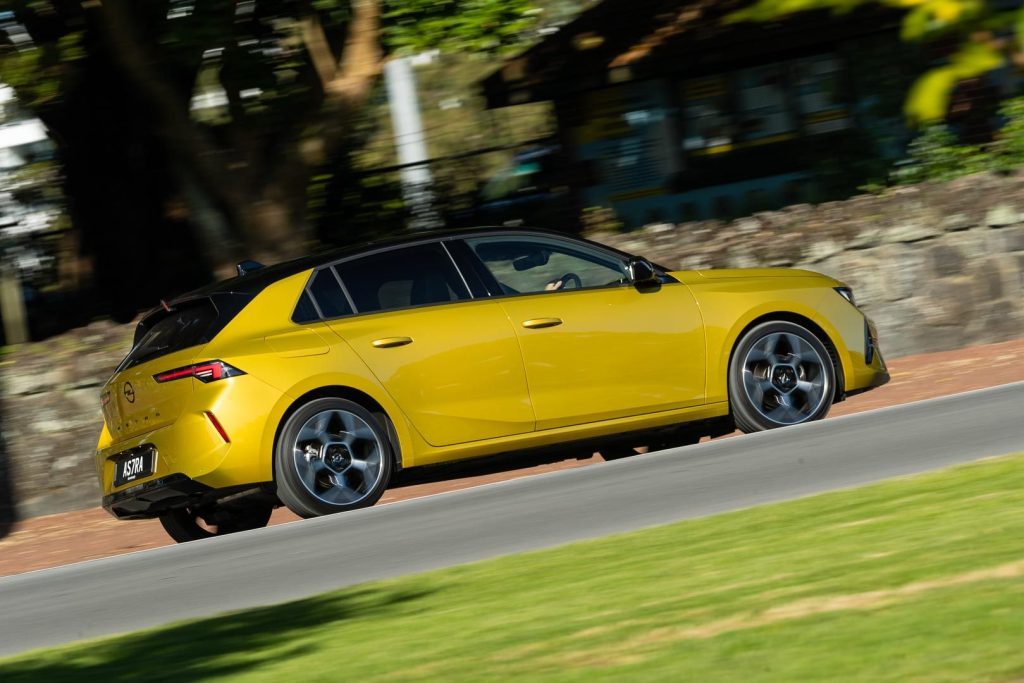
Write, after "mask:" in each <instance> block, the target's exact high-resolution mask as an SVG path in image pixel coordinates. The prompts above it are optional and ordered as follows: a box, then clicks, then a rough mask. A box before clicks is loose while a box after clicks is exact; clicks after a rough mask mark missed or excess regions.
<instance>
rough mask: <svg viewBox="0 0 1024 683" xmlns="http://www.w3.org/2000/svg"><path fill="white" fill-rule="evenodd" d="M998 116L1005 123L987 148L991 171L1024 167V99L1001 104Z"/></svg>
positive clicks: (1014, 99) (1020, 98)
mask: <svg viewBox="0 0 1024 683" xmlns="http://www.w3.org/2000/svg"><path fill="white" fill-rule="evenodd" d="M999 115H1000V116H1001V117H1003V119H1005V121H1006V123H1005V124H1004V125H1003V127H1002V128H1001V129H1000V130H999V133H998V134H997V135H996V139H995V140H994V141H993V142H992V143H991V144H990V145H989V146H988V148H989V150H990V153H991V155H992V164H991V166H992V169H993V170H995V171H1004V172H1006V171H1013V170H1016V169H1018V168H1021V167H1022V166H1024V97H1015V98H1013V99H1009V100H1006V101H1005V102H1003V104H1002V106H1001V107H1000V109H999Z"/></svg>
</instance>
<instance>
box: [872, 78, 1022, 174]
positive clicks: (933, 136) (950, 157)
mask: <svg viewBox="0 0 1024 683" xmlns="http://www.w3.org/2000/svg"><path fill="white" fill-rule="evenodd" d="M999 115H1000V116H1001V117H1002V118H1003V120H1004V121H1005V124H1004V125H1003V127H1002V128H1001V129H1000V130H999V132H998V133H997V134H996V137H995V140H993V141H992V142H991V143H989V144H987V145H964V144H961V143H960V141H959V140H958V139H957V136H956V134H955V133H954V132H953V131H951V130H950V129H949V128H948V127H946V126H944V125H933V126H928V127H927V128H925V129H924V130H923V131H922V132H921V134H920V135H918V137H917V138H916V139H915V140H914V141H913V142H912V143H910V148H909V150H908V155H907V159H906V160H905V161H904V162H903V163H901V164H900V165H899V167H898V168H897V169H896V170H895V171H894V172H893V173H892V174H891V176H890V182H891V184H894V185H909V184H912V183H920V182H925V181H930V180H951V179H953V178H959V177H960V176H964V175H969V174H971V173H979V172H982V171H995V172H1011V171H1015V170H1017V169H1019V168H1021V167H1022V166H1024V97H1016V98H1013V99H1009V100H1006V101H1005V102H1004V103H1003V105H1002V106H1001V107H1000V109H999Z"/></svg>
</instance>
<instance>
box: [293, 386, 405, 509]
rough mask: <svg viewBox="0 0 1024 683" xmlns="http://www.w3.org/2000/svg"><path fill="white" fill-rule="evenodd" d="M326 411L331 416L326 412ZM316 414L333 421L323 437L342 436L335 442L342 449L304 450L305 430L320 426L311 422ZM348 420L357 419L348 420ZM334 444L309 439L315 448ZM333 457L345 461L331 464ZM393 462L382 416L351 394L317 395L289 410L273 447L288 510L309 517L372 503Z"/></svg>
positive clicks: (379, 494)
mask: <svg viewBox="0 0 1024 683" xmlns="http://www.w3.org/2000/svg"><path fill="white" fill-rule="evenodd" d="M324 415H327V416H328V417H327V418H323V417H322V416H324ZM344 415H349V416H351V418H347V417H344ZM331 416H333V417H331ZM314 419H316V420H320V419H326V420H327V421H328V422H327V424H326V425H325V427H324V430H323V431H324V433H325V436H324V437H323V438H324V439H327V440H337V441H338V443H337V444H335V446H336V447H341V448H342V450H343V452H342V453H341V454H338V453H334V454H332V453H331V452H330V451H329V450H320V451H319V452H318V453H317V454H313V453H304V451H303V449H302V448H300V443H301V442H302V441H304V440H305V437H304V438H303V439H300V435H302V434H312V433H314V432H315V431H316V430H315V425H314V426H310V424H309V423H310V422H311V421H313V420H314ZM331 420H334V422H331ZM346 420H351V422H352V424H351V425H349V426H345V422H346ZM304 430H305V431H304ZM343 439H350V440H351V443H350V444H343V443H341V441H342V440H343ZM314 443H316V445H314ZM331 447H332V446H331V444H325V443H323V440H320V441H317V442H314V441H309V442H308V443H307V444H306V445H305V448H307V449H308V448H312V449H313V450H317V449H330V448H331ZM334 457H336V458H338V460H339V462H340V464H338V465H337V466H336V467H328V466H327V465H328V461H329V460H330V459H331V458H334ZM393 462H394V454H393V450H392V447H391V441H390V440H389V439H388V432H387V429H386V427H385V426H384V425H383V424H381V419H380V418H378V417H376V416H374V415H373V413H371V412H370V411H369V410H367V409H366V408H364V407H363V406H361V405H359V404H358V403H355V402H353V401H349V400H347V399H343V398H332V397H328V398H317V399H313V400H311V401H309V402H308V403H305V404H303V405H302V406H301V407H299V408H298V409H297V410H295V411H294V412H293V413H292V414H291V415H289V416H288V418H287V419H286V420H285V421H284V424H283V425H282V427H281V431H280V434H279V435H278V439H277V443H276V444H275V447H274V475H275V478H276V481H277V497H278V498H279V499H280V500H281V502H282V503H284V504H285V506H286V507H287V508H288V509H289V510H291V511H292V512H294V513H295V514H297V515H299V516H300V517H307V518H308V517H319V516H321V515H330V514H335V513H338V512H347V511H349V510H356V509H358V508H364V507H370V506H371V505H373V504H374V503H376V502H377V501H378V500H380V497H381V496H382V495H383V494H384V491H385V489H387V486H388V482H389V481H390V480H391V472H392V469H393ZM356 463H359V464H360V467H358V468H357V467H356V466H355V465H356ZM317 468H319V471H317Z"/></svg>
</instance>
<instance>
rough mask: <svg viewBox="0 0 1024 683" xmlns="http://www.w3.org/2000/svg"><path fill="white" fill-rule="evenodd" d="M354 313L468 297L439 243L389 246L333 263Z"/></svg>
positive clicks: (460, 278)
mask: <svg viewBox="0 0 1024 683" xmlns="http://www.w3.org/2000/svg"><path fill="white" fill-rule="evenodd" d="M335 268H336V269H337V271H338V275H339V276H341V281H342V282H343V283H344V285H345V289H347V290H348V293H349V295H350V296H351V297H352V301H353V303H354V304H355V307H356V312H357V313H371V312H374V311H387V310H392V309H395V308H407V307H409V306H425V305H428V304H439V303H445V302H448V301H459V300H462V299H469V298H471V297H470V295H469V291H468V290H467V289H466V284H465V283H464V282H463V280H462V277H461V276H460V275H459V272H458V270H456V269H455V264H453V263H452V260H451V257H450V256H448V252H446V251H445V250H444V247H442V246H441V245H440V244H437V243H434V244H421V245H417V246H413V247H405V248H402V249H392V250H390V251H385V252H381V253H378V254H370V255H369V256H363V257H361V258H357V259H353V260H352V261H347V262H343V263H339V264H338V265H336V266H335Z"/></svg>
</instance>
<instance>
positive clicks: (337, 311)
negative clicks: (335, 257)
mask: <svg viewBox="0 0 1024 683" xmlns="http://www.w3.org/2000/svg"><path fill="white" fill-rule="evenodd" d="M309 292H310V294H312V295H313V299H314V300H315V301H316V303H317V306H319V307H320V312H321V313H322V314H323V316H324V317H325V318H339V317H341V316H343V315H352V307H351V306H349V303H348V298H347V297H346V296H345V292H343V291H342V289H341V285H339V284H338V278H336V277H334V273H333V272H331V269H330V268H324V269H323V270H321V271H319V272H318V273H317V274H316V275H315V276H313V281H312V282H311V283H309Z"/></svg>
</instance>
